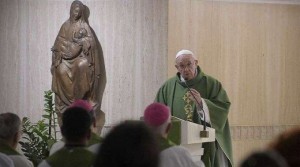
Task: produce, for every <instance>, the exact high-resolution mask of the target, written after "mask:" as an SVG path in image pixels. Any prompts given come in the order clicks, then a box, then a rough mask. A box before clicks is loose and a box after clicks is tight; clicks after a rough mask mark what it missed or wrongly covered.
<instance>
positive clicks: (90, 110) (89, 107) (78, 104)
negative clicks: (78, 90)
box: [70, 99, 96, 122]
mask: <svg viewBox="0 0 300 167" xmlns="http://www.w3.org/2000/svg"><path fill="white" fill-rule="evenodd" d="M70 107H80V108H83V109H85V110H86V111H87V112H88V113H89V114H90V116H91V118H92V122H95V121H96V115H95V111H94V108H93V106H92V105H91V104H90V103H89V102H88V101H86V100H82V99H78V100H76V101H74V102H73V103H72V104H71V105H70Z"/></svg>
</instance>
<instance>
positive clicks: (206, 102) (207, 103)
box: [155, 50, 233, 167]
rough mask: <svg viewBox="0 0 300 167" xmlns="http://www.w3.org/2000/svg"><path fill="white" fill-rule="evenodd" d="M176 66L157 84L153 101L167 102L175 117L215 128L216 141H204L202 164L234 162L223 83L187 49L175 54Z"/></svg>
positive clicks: (230, 164)
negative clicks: (158, 87) (157, 88)
mask: <svg viewBox="0 0 300 167" xmlns="http://www.w3.org/2000/svg"><path fill="white" fill-rule="evenodd" d="M175 67H176V69H177V71H178V72H177V74H176V75H175V76H174V77H172V78H170V79H169V80H167V81H166V82H165V83H164V84H163V85H162V86H161V87H160V89H159V90H158V92H157V95H156V99H155V101H156V102H160V103H163V104H165V105H167V106H169V107H170V109H171V114H172V115H173V116H175V117H178V118H180V119H183V120H187V121H190V122H194V123H199V124H205V125H207V126H210V127H212V128H214V129H215V130H216V141H215V142H210V143H204V144H203V148H204V154H203V156H202V160H203V162H204V164H205V166H207V167H220V166H222V167H223V166H224V167H227V166H229V167H231V166H233V159H232V145H231V136H230V129H229V122H228V113H229V107H230V104H231V103H230V101H229V98H228V96H227V93H226V91H225V90H224V88H223V87H222V84H221V83H220V82H219V81H218V80H216V79H215V78H213V77H211V76H209V75H207V74H205V73H204V72H203V71H202V69H201V68H200V67H199V66H198V60H197V57H196V56H195V55H194V53H193V52H191V51H190V50H181V51H179V52H178V53H177V54H176V61H175ZM205 118H206V119H205Z"/></svg>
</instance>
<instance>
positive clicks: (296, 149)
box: [269, 127, 300, 167]
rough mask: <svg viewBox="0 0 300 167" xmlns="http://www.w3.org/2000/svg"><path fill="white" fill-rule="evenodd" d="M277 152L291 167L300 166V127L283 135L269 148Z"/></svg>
mask: <svg viewBox="0 0 300 167" xmlns="http://www.w3.org/2000/svg"><path fill="white" fill-rule="evenodd" d="M269 148H270V149H273V150H275V151H277V152H278V153H279V154H280V155H281V156H282V157H283V158H284V159H285V160H286V162H287V163H288V165H289V166H290V167H299V166H300V127H296V128H292V129H289V130H287V131H285V132H283V133H281V134H280V135H279V136H278V137H277V138H276V139H275V140H274V141H273V142H272V143H271V144H270V146H269Z"/></svg>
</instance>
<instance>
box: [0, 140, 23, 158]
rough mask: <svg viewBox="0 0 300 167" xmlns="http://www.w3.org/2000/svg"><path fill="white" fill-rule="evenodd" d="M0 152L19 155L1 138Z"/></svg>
mask: <svg viewBox="0 0 300 167" xmlns="http://www.w3.org/2000/svg"><path fill="white" fill-rule="evenodd" d="M0 152H1V153H3V154H6V155H21V154H20V153H18V152H17V151H16V150H15V149H13V148H11V147H10V146H9V145H7V144H5V142H4V141H2V140H0Z"/></svg>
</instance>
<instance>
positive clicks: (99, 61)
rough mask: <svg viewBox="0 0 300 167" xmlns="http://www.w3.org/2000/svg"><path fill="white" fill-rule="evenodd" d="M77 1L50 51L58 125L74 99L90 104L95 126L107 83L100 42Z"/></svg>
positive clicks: (100, 118)
mask: <svg viewBox="0 0 300 167" xmlns="http://www.w3.org/2000/svg"><path fill="white" fill-rule="evenodd" d="M86 8H87V7H86V6H84V5H83V4H82V2H80V1H77V0H76V1H73V3H72V5H71V9H70V18H69V19H68V20H67V21H66V22H64V23H63V25H62V26H61V28H60V31H59V33H58V35H57V37H56V40H55V43H54V46H53V48H52V49H51V50H52V65H51V73H52V90H53V92H54V93H55V110H56V112H57V114H58V118H59V121H58V122H59V125H61V121H60V120H61V119H60V117H61V113H63V112H64V110H65V109H66V107H68V106H69V105H70V104H71V103H72V102H74V101H75V100H77V99H83V100H87V101H88V102H89V103H91V104H92V105H93V108H94V111H95V112H96V116H97V121H96V122H97V126H98V127H102V126H103V124H104V120H105V119H104V113H103V112H102V111H101V109H100V108H101V101H102V96H103V91H104V88H105V84H106V75H105V67H104V60H103V53H102V48H101V45H100V43H99V41H98V39H97V37H96V35H95V33H94V31H93V30H92V28H91V27H90V26H89V24H88V22H87V19H86V17H85V16H86V15H85V9H86Z"/></svg>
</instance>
